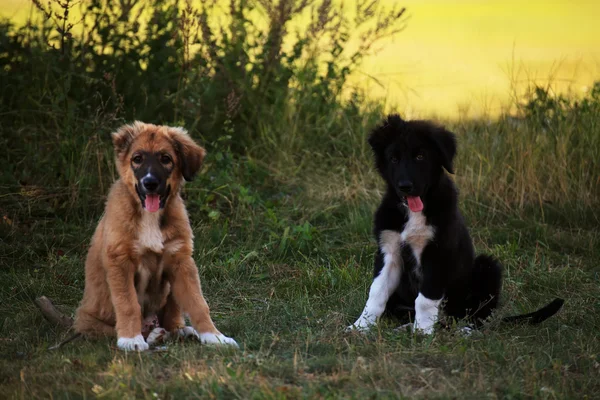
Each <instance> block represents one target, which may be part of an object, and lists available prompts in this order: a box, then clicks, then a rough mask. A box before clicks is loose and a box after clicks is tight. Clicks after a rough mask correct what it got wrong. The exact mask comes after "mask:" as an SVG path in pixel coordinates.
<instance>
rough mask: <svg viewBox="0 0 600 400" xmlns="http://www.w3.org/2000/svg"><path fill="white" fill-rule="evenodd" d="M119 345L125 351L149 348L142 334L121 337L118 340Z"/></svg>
mask: <svg viewBox="0 0 600 400" xmlns="http://www.w3.org/2000/svg"><path fill="white" fill-rule="evenodd" d="M117 347H118V348H119V349H121V350H125V351H146V350H148V348H149V346H148V343H146V341H145V340H144V337H143V336H142V335H137V336H136V337H132V338H125V337H120V338H119V340H117Z"/></svg>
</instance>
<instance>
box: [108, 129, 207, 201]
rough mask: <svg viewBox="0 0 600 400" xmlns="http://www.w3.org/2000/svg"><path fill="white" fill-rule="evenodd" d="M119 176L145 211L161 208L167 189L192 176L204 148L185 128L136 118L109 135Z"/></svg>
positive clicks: (174, 190) (175, 186)
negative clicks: (156, 123) (141, 120)
mask: <svg viewBox="0 0 600 400" xmlns="http://www.w3.org/2000/svg"><path fill="white" fill-rule="evenodd" d="M112 140H113V145H114V147H115V154H116V159H117V167H118V170H119V175H120V176H121V179H122V180H123V181H124V182H125V183H126V185H127V187H128V188H129V190H130V192H131V193H132V195H133V196H137V197H139V199H140V201H141V204H142V207H143V208H144V209H145V210H147V211H149V212H156V211H158V210H160V209H162V208H164V206H165V204H166V202H167V199H168V198H169V195H170V194H171V192H175V193H177V191H178V190H179V186H180V184H181V183H182V178H183V179H185V180H186V181H190V180H192V179H193V177H194V175H195V174H196V173H197V172H198V170H199V169H200V166H201V165H202V160H203V159H204V155H205V154H206V151H205V150H204V149H203V148H202V147H200V146H198V145H197V144H196V143H195V142H194V141H193V140H192V138H190V137H189V136H188V134H187V132H186V130H185V129H183V128H179V127H169V126H161V125H152V124H145V123H143V122H139V121H136V122H134V123H133V124H132V125H124V126H122V127H121V128H119V130H117V131H116V132H114V133H113V134H112Z"/></svg>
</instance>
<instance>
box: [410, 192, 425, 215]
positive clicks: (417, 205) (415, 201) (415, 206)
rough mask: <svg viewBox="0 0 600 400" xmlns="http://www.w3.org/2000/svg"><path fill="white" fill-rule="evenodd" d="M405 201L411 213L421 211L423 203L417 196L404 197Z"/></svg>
mask: <svg viewBox="0 0 600 400" xmlns="http://www.w3.org/2000/svg"><path fill="white" fill-rule="evenodd" d="M406 200H408V208H410V211H412V212H419V211H423V202H422V201H421V198H420V197H418V196H406Z"/></svg>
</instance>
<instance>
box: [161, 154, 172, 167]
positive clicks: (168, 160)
mask: <svg viewBox="0 0 600 400" xmlns="http://www.w3.org/2000/svg"><path fill="white" fill-rule="evenodd" d="M160 162H161V163H163V164H165V165H166V164H170V163H171V157H170V156H169V155H168V154H163V155H162V156H160Z"/></svg>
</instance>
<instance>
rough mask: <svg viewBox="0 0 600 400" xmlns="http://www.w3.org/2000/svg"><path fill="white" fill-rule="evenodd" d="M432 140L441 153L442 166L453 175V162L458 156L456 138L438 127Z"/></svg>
mask: <svg viewBox="0 0 600 400" xmlns="http://www.w3.org/2000/svg"><path fill="white" fill-rule="evenodd" d="M430 138H431V141H432V142H433V144H434V146H435V148H436V149H437V150H438V152H439V153H440V156H441V159H442V166H443V167H444V168H446V171H448V172H450V173H451V174H453V173H454V167H453V162H454V156H455V155H456V136H455V135H454V133H452V132H450V131H448V130H446V129H444V128H442V127H436V128H435V129H433V130H432V131H431V134H430Z"/></svg>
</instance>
